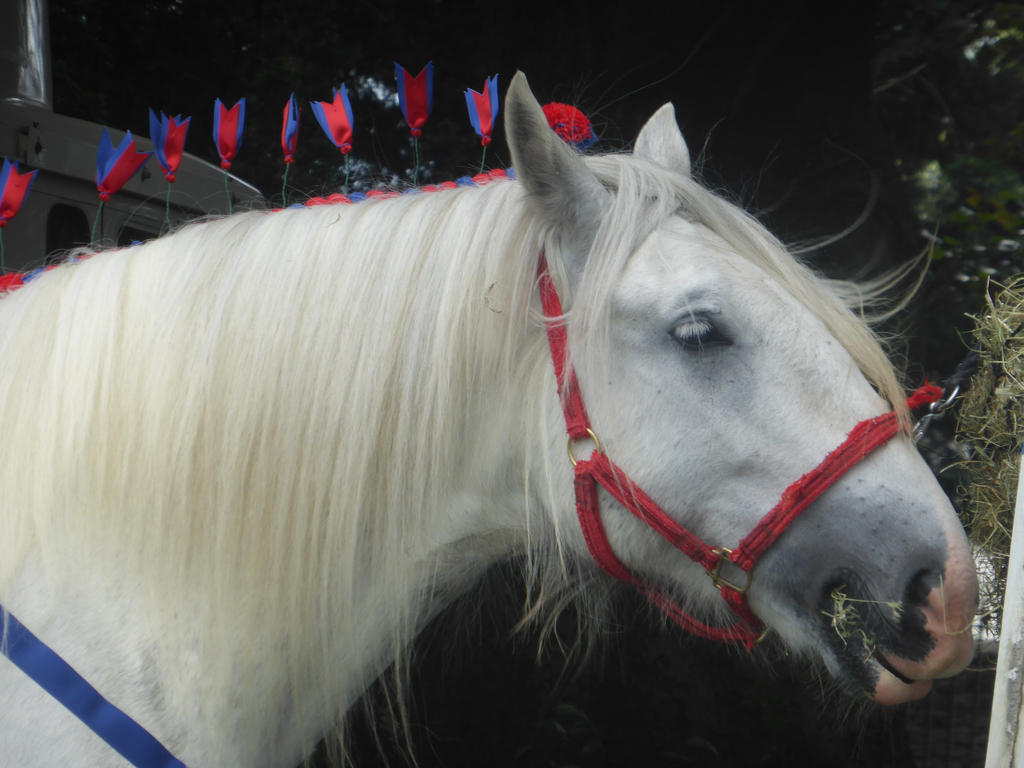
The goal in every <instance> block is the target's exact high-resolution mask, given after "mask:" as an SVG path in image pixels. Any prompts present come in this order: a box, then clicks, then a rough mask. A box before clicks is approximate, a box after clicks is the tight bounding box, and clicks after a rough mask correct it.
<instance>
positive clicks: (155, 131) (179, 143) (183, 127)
mask: <svg viewBox="0 0 1024 768" xmlns="http://www.w3.org/2000/svg"><path fill="white" fill-rule="evenodd" d="M191 122H192V118H191V117H186V118H185V119H184V120H182V119H181V115H175V116H174V117H168V116H167V115H165V114H164V113H163V111H162V110H161V112H160V117H157V116H156V113H155V112H154V111H153V109H152V108H150V110H149V137H150V138H151V139H152V140H153V150H154V152H155V153H156V159H157V162H158V163H160V167H161V168H163V170H164V178H166V179H167V181H168V182H169V183H171V184H173V183H174V180H175V176H174V174H175V173H176V172H177V170H178V167H179V166H180V165H181V156H182V154H183V153H184V151H185V137H186V136H187V135H188V126H189V123H191Z"/></svg>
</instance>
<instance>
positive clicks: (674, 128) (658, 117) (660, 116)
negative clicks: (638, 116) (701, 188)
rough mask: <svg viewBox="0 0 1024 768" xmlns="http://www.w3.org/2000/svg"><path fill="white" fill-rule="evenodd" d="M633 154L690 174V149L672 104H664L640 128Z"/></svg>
mask: <svg viewBox="0 0 1024 768" xmlns="http://www.w3.org/2000/svg"><path fill="white" fill-rule="evenodd" d="M633 154H634V155H636V156H637V157H641V158H643V159H645V160H650V161H651V162H652V163H657V164H658V165H662V166H665V167H666V168H671V169H672V170H673V171H679V172H680V173H683V174H685V175H687V176H689V175H690V150H689V149H687V148H686V141H685V139H683V134H682V133H681V132H680V131H679V126H678V125H677V124H676V110H675V108H674V107H673V106H672V105H671V104H665V105H663V106H662V107H661V108H660V109H659V110H658V111H657V112H655V113H654V114H653V115H651V119H650V120H648V121H647V122H646V123H645V124H644V127H643V128H641V129H640V133H639V134H638V135H637V137H636V144H635V145H634V147H633Z"/></svg>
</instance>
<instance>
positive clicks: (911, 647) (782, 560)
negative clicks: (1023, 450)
mask: <svg viewBox="0 0 1024 768" xmlns="http://www.w3.org/2000/svg"><path fill="white" fill-rule="evenodd" d="M506 132H507V136H508V140H509V144H510V147H511V151H512V157H513V164H514V167H515V169H516V173H517V175H518V177H519V178H520V179H521V181H522V184H523V185H524V187H525V190H526V193H527V197H528V201H529V202H528V204H529V205H531V206H532V208H533V211H534V215H535V216H536V217H538V218H539V219H540V220H541V221H542V222H543V227H544V235H543V239H544V243H545V256H546V260H547V263H548V265H549V270H550V275H551V278H550V279H551V281H552V282H553V284H554V286H555V288H556V290H557V293H558V295H559V296H560V297H561V300H562V305H563V306H564V307H565V315H564V323H565V328H566V333H567V336H568V341H567V346H568V349H569V358H568V361H569V363H568V364H569V365H570V367H571V370H574V371H575V372H576V374H578V382H579V384H578V387H579V391H580V392H581V393H582V396H583V398H584V399H585V401H586V410H587V412H588V414H589V424H590V425H592V432H591V433H590V434H592V435H593V436H594V437H595V438H597V439H598V440H599V441H600V446H599V450H600V451H601V453H602V454H603V455H606V456H607V457H609V459H610V461H612V462H614V472H615V473H619V472H621V473H622V474H624V475H627V476H628V477H629V478H630V480H631V481H632V483H635V486H632V485H631V486H629V487H628V488H629V489H628V490H627V491H626V492H625V493H624V494H623V495H624V496H627V497H628V496H630V495H637V493H638V491H635V490H633V489H634V488H639V489H642V491H643V492H644V493H645V494H646V495H647V496H649V497H650V498H651V499H653V500H654V502H656V504H657V505H658V506H659V507H660V508H661V509H662V510H664V511H665V513H666V515H667V516H668V517H669V518H671V521H674V523H676V524H678V525H679V526H682V527H685V529H686V530H687V531H692V532H694V534H695V535H696V536H697V537H699V539H700V540H702V541H705V542H709V543H711V544H714V545H716V546H721V547H727V548H734V547H736V546H737V543H738V542H740V541H741V540H742V539H743V538H744V537H745V536H746V535H747V534H748V533H749V532H750V531H751V530H752V529H753V528H754V527H755V526H757V525H758V523H759V521H760V520H761V519H762V518H763V517H764V516H765V514H766V513H767V512H768V511H769V510H770V509H772V508H773V507H774V506H775V505H776V502H777V501H778V500H779V499H780V497H781V496H783V494H784V492H786V491H787V489H788V488H790V487H791V486H792V485H793V484H794V482H795V481H798V480H799V479H800V478H802V477H805V476H807V474H808V473H809V472H811V471H812V470H814V469H815V468H816V467H818V466H819V464H821V463H822V460H823V459H824V458H825V457H826V456H827V455H829V454H830V453H831V452H832V451H833V450H834V449H835V448H836V447H837V446H839V445H840V444H842V443H843V442H844V440H845V439H846V437H847V435H848V434H849V433H850V432H851V430H853V429H854V428H855V427H856V426H857V425H859V424H861V423H862V422H865V421H866V420H870V419H873V418H874V417H878V416H880V415H881V414H884V413H886V412H888V411H890V410H891V409H893V408H896V410H897V417H896V418H897V419H898V420H899V422H900V424H901V429H900V432H899V434H897V435H896V436H895V437H894V438H893V439H891V440H889V441H888V442H887V443H886V444H885V445H884V446H882V447H879V448H878V449H877V450H874V451H872V452H870V454H869V455H866V456H865V457H864V458H863V460H861V461H858V462H857V463H856V464H855V466H853V467H852V468H851V469H849V470H848V471H846V472H845V474H843V475H842V476H841V477H839V478H838V479H836V480H835V482H834V484H833V485H831V487H829V489H828V490H826V491H824V492H823V493H822V494H821V495H820V496H819V497H817V498H816V500H815V501H814V502H813V503H811V504H810V506H809V507H808V508H806V509H805V510H803V511H802V513H801V514H800V515H799V517H797V518H796V519H795V520H794V521H793V523H792V525H790V526H789V527H788V528H787V529H786V530H785V531H784V532H782V533H781V534H780V535H779V536H778V538H777V540H775V541H774V543H772V545H771V546H770V547H768V549H767V551H766V552H765V553H764V555H763V557H761V559H760V560H758V561H757V563H756V565H754V567H753V568H752V569H751V570H750V586H749V590H748V591H747V592H746V594H745V595H744V598H745V601H746V605H747V606H749V609H750V610H751V611H752V612H753V614H754V615H755V617H756V619H758V620H760V621H761V622H763V623H764V625H765V626H767V627H768V628H769V629H771V630H772V631H773V632H774V633H776V634H777V636H778V638H780V639H781V641H782V642H783V643H784V644H785V645H786V646H787V647H788V649H790V650H791V651H793V652H796V653H798V654H802V655H804V656H807V657H810V658H812V659H816V660H820V661H822V662H823V663H824V664H825V665H826V667H827V668H828V669H829V670H830V672H831V674H832V675H833V676H834V677H835V678H836V679H837V680H838V681H839V682H840V683H841V684H843V685H844V686H845V687H847V688H850V689H854V690H863V691H865V692H867V693H868V694H869V695H870V696H871V697H873V698H874V699H876V700H877V701H878V702H880V703H883V704H890V703H899V702H903V701H909V700H912V699H915V698H919V697H921V696H924V695H925V694H926V693H927V692H928V691H929V690H930V688H931V682H930V681H931V680H932V679H934V678H938V677H944V676H949V675H953V674H955V673H957V672H959V671H960V670H962V669H963V668H964V666H965V665H966V664H967V662H968V661H969V659H970V657H971V655H972V639H971V633H970V624H971V621H972V617H973V614H974V611H975V607H976V601H977V583H976V576H975V568H974V564H973V559H972V556H971V553H970V550H969V547H968V544H967V541H966V538H965V536H964V532H963V530H962V528H961V527H960V525H959V523H958V522H957V518H956V515H955V513H954V511H953V509H952V507H951V505H950V503H949V501H948V499H947V498H946V496H945V494H944V493H943V491H942V490H941V488H940V486H939V485H938V483H937V482H936V480H935V479H934V477H933V475H932V473H931V471H930V470H929V468H928V466H927V465H926V463H925V462H924V460H923V459H922V458H921V457H920V456H919V455H918V453H917V452H916V450H915V448H914V446H913V445H912V443H911V441H910V440H909V439H908V437H907V435H906V433H905V432H906V430H905V429H903V428H902V427H903V426H905V425H906V423H907V413H906V407H905V406H904V405H903V395H902V390H901V389H900V387H899V385H898V384H897V383H896V378H895V375H894V374H893V372H892V370H891V366H890V365H889V363H888V361H887V360H886V359H885V357H884V354H883V353H882V351H881V347H880V345H879V344H878V342H877V340H876V339H875V337H874V336H873V335H872V333H871V332H870V331H869V330H868V328H867V326H866V325H865V324H864V323H863V322H862V321H861V319H859V317H858V316H857V314H856V312H855V311H853V310H851V309H850V308H849V307H848V305H847V304H846V303H845V302H844V301H843V299H842V298H841V297H840V296H839V294H838V293H837V291H836V289H835V287H834V285H833V284H831V283H829V282H827V281H825V280H822V279H821V278H819V277H817V276H816V275H815V274H813V273H812V272H811V271H810V270H809V269H808V268H807V267H805V266H804V265H801V264H800V263H798V262H797V261H796V260H795V259H794V258H792V257H791V256H790V255H789V254H787V253H786V252H785V250H784V249H783V248H782V246H781V245H780V244H779V243H778V242H777V241H776V240H774V239H773V238H772V237H771V236H770V235H769V234H768V233H767V232H766V231H765V230H764V229H763V228H762V227H761V226H760V225H759V224H757V223H756V222H755V221H754V220H753V219H751V218H750V217H748V216H746V215H745V214H743V213H741V212H740V211H739V210H738V209H737V208H735V207H734V206H732V205H731V204H729V203H727V202H725V201H724V200H721V199H720V198H718V197H717V196H715V195H713V194H712V193H710V192H709V191H707V190H706V189H704V188H703V187H701V185H700V184H698V183H697V182H696V181H695V180H694V179H693V176H692V174H691V169H690V157H689V152H688V150H687V147H686V143H685V141H684V139H683V137H682V135H681V133H680V131H679V129H678V127H677V125H676V121H675V115H674V111H673V108H672V107H671V105H665V106H664V107H662V108H661V109H660V110H658V112H656V113H655V115H654V116H653V117H652V118H651V119H650V120H649V121H648V122H647V124H646V125H645V126H644V127H643V129H642V130H641V132H640V134H639V136H638V137H637V140H636V144H635V149H634V151H633V153H632V155H631V156H627V155H620V156H610V157H604V158H584V157H583V156H581V155H579V154H577V153H576V152H575V151H573V150H572V149H570V148H569V147H568V146H567V145H565V144H564V143H563V142H562V141H561V140H559V139H558V137H557V136H556V135H555V134H554V133H553V132H552V131H551V130H550V129H549V128H548V125H547V124H546V122H545V118H544V115H543V113H542V111H541V109H540V107H539V105H538V104H537V102H536V101H535V99H534V98H533V96H532V94H531V93H530V91H529V87H528V86H527V84H526V81H525V78H523V77H522V75H518V76H517V77H516V79H515V80H514V82H513V83H512V85H511V87H510V89H509V95H508V99H507V107H506ZM547 314H548V315H550V312H548V313H547ZM549 322H550V317H549ZM566 375H568V374H566ZM561 384H562V386H563V390H564V387H565V382H564V381H563V382H561ZM552 392H553V393H554V392H555V387H554V386H552ZM563 396H564V391H563ZM552 413H553V414H557V413H558V411H557V410H554V409H553V410H552ZM560 422H561V419H560V418H559V417H558V416H553V417H552V419H551V420H550V424H551V437H550V439H551V445H555V444H558V443H561V444H563V445H564V441H565V428H564V426H563V424H562V423H560ZM580 451H581V448H580V447H577V448H576V452H577V453H579V452H580ZM565 467H566V468H565V476H564V478H561V479H559V478H558V477H557V476H556V482H558V483H560V486H561V488H562V489H563V491H564V493H563V495H562V496H560V497H559V498H558V499H557V504H555V505H554V506H555V507H556V511H555V513H554V514H555V515H556V516H563V517H565V518H566V519H565V520H563V521H561V523H560V524H559V528H560V529H561V530H573V531H574V534H572V535H571V536H570V540H571V543H570V545H569V546H570V547H571V548H573V549H574V550H575V552H576V554H577V555H578V556H579V557H580V558H581V559H587V558H589V557H590V554H588V551H589V552H593V551H594V547H593V543H592V542H588V541H587V540H586V537H585V536H584V535H583V533H582V532H581V531H580V527H579V525H578V524H577V523H576V522H575V520H574V519H569V518H572V517H574V515H573V508H574V503H573V499H572V488H573V479H572V477H571V476H570V472H571V468H570V466H569V464H568V463H566V465H565ZM613 496H614V494H611V493H609V492H608V491H606V490H603V489H602V490H601V491H599V492H598V500H599V503H600V509H601V512H600V519H601V521H602V524H603V529H604V532H605V534H606V536H607V541H608V543H609V545H610V547H611V549H612V550H614V553H615V555H614V556H615V557H616V558H617V559H618V561H619V562H620V563H621V564H623V565H624V569H625V570H627V571H628V572H629V573H630V574H637V577H636V583H638V584H643V585H656V587H652V588H651V590H650V592H651V593H653V594H656V595H658V596H662V595H665V596H669V598H670V599H671V601H673V603H672V604H676V603H681V604H685V605H686V606H687V607H688V609H690V610H692V611H694V612H697V613H700V614H701V615H703V616H706V617H708V619H709V621H710V622H711V623H712V624H714V623H716V622H717V623H719V624H722V625H727V624H728V623H729V622H730V621H735V617H732V618H730V614H729V612H728V611H727V610H725V608H726V605H725V602H724V601H723V599H722V594H723V592H724V590H722V589H721V584H720V583H718V584H716V583H715V582H714V581H713V580H712V579H709V578H708V577H707V575H706V574H705V567H704V564H700V563H695V562H692V561H691V560H690V559H689V558H687V557H685V556H683V555H681V554H680V552H679V551H678V550H677V548H676V547H674V546H673V543H677V542H673V541H667V540H666V538H671V537H670V536H666V535H663V536H658V535H657V534H656V533H654V532H653V531H652V530H650V528H649V527H648V526H647V525H645V524H644V523H643V522H642V521H641V520H640V519H639V518H638V516H637V515H636V514H629V513H628V511H627V510H626V509H625V508H623V504H622V503H621V499H619V500H617V499H616V498H614V497H613ZM725 551H727V552H728V551H729V550H725ZM728 566H729V567H733V565H732V563H729V564H728ZM737 572H738V571H737ZM740 576H742V574H740ZM734 580H735V579H734ZM642 591H643V590H642ZM669 598H666V600H667V599H669Z"/></svg>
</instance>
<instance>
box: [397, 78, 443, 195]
mask: <svg viewBox="0 0 1024 768" xmlns="http://www.w3.org/2000/svg"><path fill="white" fill-rule="evenodd" d="M395 81H396V82H397V83H398V106H399V107H400V108H401V110H402V116H403V117H404V118H405V122H406V124H407V125H408V126H409V132H410V133H411V134H412V143H413V152H414V154H415V158H416V164H415V166H414V170H413V177H412V183H413V186H418V185H419V177H420V136H422V135H423V126H424V125H426V122H427V118H428V117H430V113H431V112H433V111H434V62H432V61H429V62H427V66H425V67H424V68H423V69H421V70H420V73H419V74H418V75H416V77H413V76H412V75H410V74H409V73H408V72H406V71H405V68H404V67H403V66H402V65H401V64H399V63H398V62H397V61H396V62H395Z"/></svg>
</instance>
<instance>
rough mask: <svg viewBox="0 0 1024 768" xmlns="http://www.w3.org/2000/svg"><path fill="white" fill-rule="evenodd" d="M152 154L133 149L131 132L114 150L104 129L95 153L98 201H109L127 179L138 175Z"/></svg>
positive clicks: (126, 134) (133, 142)
mask: <svg viewBox="0 0 1024 768" xmlns="http://www.w3.org/2000/svg"><path fill="white" fill-rule="evenodd" d="M152 154H153V153H152V152H139V151H137V150H136V149H135V139H133V138H132V132H131V131H127V132H125V135H124V138H123V139H121V143H120V144H118V145H117V147H116V148H115V147H114V143H113V142H112V141H111V140H110V134H109V133H107V129H106V128H104V129H103V135H102V136H101V137H100V146H99V150H98V151H97V153H96V190H97V191H98V192H99V195H100V200H101V201H103V202H106V201H107V200H109V199H110V198H111V197H112V196H113V195H114V194H115V193H116V192H118V191H119V190H120V189H121V187H123V186H124V185H125V184H126V183H127V181H128V179H130V178H131V177H132V176H134V175H135V174H136V173H138V171H139V169H140V168H141V167H142V166H143V165H145V164H146V161H147V160H149V158H150V156H151V155H152Z"/></svg>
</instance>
